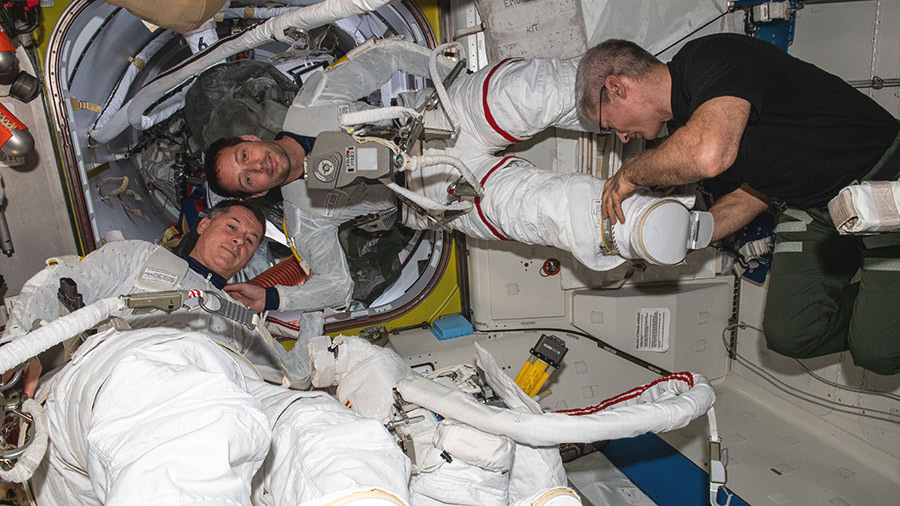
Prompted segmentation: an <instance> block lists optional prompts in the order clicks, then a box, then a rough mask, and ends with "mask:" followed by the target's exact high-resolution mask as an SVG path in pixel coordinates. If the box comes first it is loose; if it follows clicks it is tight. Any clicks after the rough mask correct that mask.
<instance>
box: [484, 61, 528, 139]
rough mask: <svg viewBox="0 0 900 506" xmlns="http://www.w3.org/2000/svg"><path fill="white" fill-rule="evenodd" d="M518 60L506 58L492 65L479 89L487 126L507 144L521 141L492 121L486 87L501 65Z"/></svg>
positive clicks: (495, 121)
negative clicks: (507, 142)
mask: <svg viewBox="0 0 900 506" xmlns="http://www.w3.org/2000/svg"><path fill="white" fill-rule="evenodd" d="M519 59H520V58H506V59H504V60H501V61H500V63H498V64H496V65H494V68H492V69H491V71H490V72H488V75H487V78H485V80H484V84H483V85H482V88H481V104H482V108H483V109H484V117H485V119H486V120H487V122H488V124H489V125H491V128H493V129H494V131H495V132H497V133H498V134H500V135H501V136H502V137H503V138H504V139H506V140H508V141H509V142H522V140H523V139H517V138H515V137H513V136H512V134H510V133H509V132H507V131H506V130H504V129H502V128H500V125H498V124H497V120H496V119H494V115H493V114H491V108H490V106H488V85H489V84H490V82H491V77H493V75H494V72H497V69H499V68H500V67H502V66H503V65H505V64H506V63H508V62H511V61H518V60H519Z"/></svg>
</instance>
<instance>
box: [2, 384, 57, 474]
mask: <svg viewBox="0 0 900 506" xmlns="http://www.w3.org/2000/svg"><path fill="white" fill-rule="evenodd" d="M22 411H23V412H25V413H28V414H29V415H31V419H32V423H33V424H34V436H32V438H31V443H30V444H29V445H28V448H26V449H25V451H24V452H23V453H22V456H21V457H19V458H18V459H17V460H16V465H14V466H13V467H12V469H10V470H9V471H4V470H2V469H0V479H2V480H4V481H7V482H12V483H24V482H25V481H27V480H29V479H31V477H32V476H33V475H34V471H35V469H37V467H38V466H39V465H40V463H41V460H43V459H44V454H45V453H46V452H47V442H48V437H47V423H46V421H45V418H44V408H43V407H42V406H41V403H39V402H37V401H36V400H34V399H26V400H25V402H23V403H22Z"/></svg>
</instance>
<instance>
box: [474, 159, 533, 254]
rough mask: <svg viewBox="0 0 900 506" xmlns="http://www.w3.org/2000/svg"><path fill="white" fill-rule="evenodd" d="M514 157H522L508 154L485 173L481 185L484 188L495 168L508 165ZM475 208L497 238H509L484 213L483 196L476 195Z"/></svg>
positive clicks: (505, 239) (503, 239)
mask: <svg viewBox="0 0 900 506" xmlns="http://www.w3.org/2000/svg"><path fill="white" fill-rule="evenodd" d="M513 158H519V159H520V160H521V159H522V158H520V157H518V156H507V157H506V158H504V159H503V160H500V163H498V164H497V165H494V166H493V167H491V170H489V171H487V174H485V175H484V177H483V178H481V181H480V183H481V187H482V188H484V183H486V182H487V180H488V178H489V177H491V174H493V173H494V171H495V170H497V169H499V168H500V167H503V166H504V165H506V162H508V161H510V160H511V159H513ZM475 209H476V210H477V211H478V216H479V217H480V218H481V221H482V222H484V224H485V225H486V226H487V228H488V230H490V231H491V233H493V234H494V235H495V236H497V239H500V240H501V241H508V240H509V238H507V237H506V236H504V235H503V234H501V233H500V231H499V230H497V228H496V227H494V225H493V224H492V223H491V222H489V221H488V219H487V217H486V216H485V215H484V211H482V210H481V197H475Z"/></svg>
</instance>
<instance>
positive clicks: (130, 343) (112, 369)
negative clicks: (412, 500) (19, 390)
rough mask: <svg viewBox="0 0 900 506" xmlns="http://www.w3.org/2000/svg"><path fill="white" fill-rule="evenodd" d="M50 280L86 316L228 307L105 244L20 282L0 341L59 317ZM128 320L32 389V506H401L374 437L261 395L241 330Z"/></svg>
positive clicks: (382, 434)
mask: <svg viewBox="0 0 900 506" xmlns="http://www.w3.org/2000/svg"><path fill="white" fill-rule="evenodd" d="M61 277H69V278H72V279H74V280H75V281H76V282H77V283H78V288H79V291H80V292H81V293H82V294H83V296H84V300H85V302H86V303H87V304H88V306H89V307H90V306H91V305H92V303H93V302H94V301H96V300H98V299H102V298H107V297H115V296H117V295H120V294H129V293H135V292H145V291H148V290H149V291H156V290H160V289H164V288H167V289H170V290H171V289H178V290H203V291H204V292H215V293H217V294H218V295H219V296H221V297H223V298H224V299H225V300H229V299H228V296H227V295H226V294H224V292H221V291H219V290H217V289H216V288H215V287H213V286H211V285H210V284H209V278H206V279H204V278H203V277H202V276H200V275H199V274H197V273H196V272H194V271H193V270H190V269H188V265H187V263H186V262H185V261H184V260H181V259H179V258H178V257H175V256H174V255H172V254H171V253H169V252H168V251H166V250H165V249H164V248H162V247H159V246H156V245H153V244H149V243H145V242H140V241H123V242H116V243H110V244H108V245H106V246H104V247H103V248H100V249H99V250H97V251H95V252H93V253H91V254H90V255H88V256H87V257H85V259H84V260H81V261H77V260H73V261H68V262H61V263H59V264H57V265H52V266H50V267H47V268H46V269H44V270H43V271H41V272H39V273H38V274H37V275H35V276H34V277H33V278H32V279H31V280H29V282H28V283H27V284H26V285H25V287H24V288H23V289H22V292H21V295H20V298H19V300H18V302H17V304H16V305H15V307H14V309H13V311H12V315H11V318H10V325H9V326H8V331H7V333H6V335H5V336H4V341H8V340H13V339H21V340H27V339H29V338H30V337H31V335H32V334H30V333H26V332H25V331H26V330H28V329H31V328H32V326H33V322H34V321H35V320H52V319H55V318H56V317H57V316H58V310H57V307H58V303H57V299H56V291H57V288H58V287H59V279H60V278H61ZM129 313H130V310H122V311H117V312H115V314H114V316H118V317H119V318H121V319H123V320H124V321H125V322H127V323H128V324H129V325H130V326H131V327H133V328H139V330H127V331H122V330H117V328H119V329H120V328H122V323H121V322H119V323H118V324H117V327H115V328H110V329H108V330H103V331H101V332H99V333H97V334H96V335H94V336H91V337H89V338H88V339H87V340H86V341H85V342H84V344H82V345H81V347H80V348H78V350H77V351H76V352H75V354H74V355H73V357H72V360H71V361H70V362H69V363H68V364H66V365H65V366H64V367H63V368H62V369H61V370H60V371H59V372H58V373H56V374H55V375H53V376H51V377H49V379H48V378H47V377H45V378H44V380H42V381H43V382H42V385H41V387H40V389H39V392H38V398H41V397H43V396H47V401H46V421H47V427H48V432H49V434H50V444H49V447H48V450H47V457H46V459H45V460H44V462H43V464H42V467H41V468H40V469H39V470H38V472H37V473H36V474H35V478H34V481H33V484H34V490H35V494H36V498H37V502H38V504H40V505H60V504H91V505H94V504H107V503H109V504H135V505H137V504H183V503H192V504H193V503H203V504H235V505H238V504H246V505H249V504H251V495H252V503H253V504H265V505H280V504H290V505H296V504H307V503H308V504H318V501H320V500H322V499H323V498H326V497H332V496H334V495H335V494H337V495H341V496H344V495H347V494H353V493H360V494H367V493H369V492H370V491H374V492H372V493H375V494H376V495H377V496H378V497H379V498H380V500H383V501H393V502H384V504H404V501H405V500H406V497H407V481H408V477H409V463H408V461H407V459H406V457H405V456H404V455H403V454H402V452H400V450H399V449H398V448H397V446H396V445H395V444H394V443H393V441H392V440H391V438H390V436H389V435H388V433H387V432H386V431H385V430H384V427H382V426H381V425H380V424H379V423H378V422H377V421H374V420H367V419H364V418H362V417H360V416H358V415H356V414H354V413H352V412H350V411H349V410H347V409H346V408H345V407H344V406H342V405H341V404H340V403H338V402H337V401H336V400H335V399H334V398H332V397H331V396H329V395H327V394H325V393H323V392H301V391H296V390H288V389H286V388H283V387H281V386H277V385H274V384H271V383H268V382H265V381H263V376H266V377H267V379H269V380H270V381H280V377H281V369H280V360H279V359H278V356H277V354H276V352H275V351H273V350H272V349H271V348H269V347H268V346H267V345H266V344H265V343H263V342H261V339H260V337H259V336H256V335H254V334H253V332H252V331H251V330H250V329H248V328H247V327H244V326H243V325H241V324H238V323H235V322H233V321H231V320H229V319H227V318H223V317H222V316H220V315H216V314H210V313H208V312H206V311H205V310H203V309H202V308H199V307H194V308H193V309H191V310H185V309H178V310H176V311H174V312H172V313H170V314H166V313H164V312H162V311H156V312H154V313H149V314H145V315H132V314H129ZM76 315H77V312H76V313H75V314H73V315H69V317H72V316H76ZM69 317H66V318H69ZM163 325H164V326H166V327H168V328H161V326H163ZM157 326H159V327H157ZM43 328H47V327H43ZM2 350H4V351H5V350H6V347H4V348H2ZM303 351H304V352H305V350H303ZM239 352H243V353H239Z"/></svg>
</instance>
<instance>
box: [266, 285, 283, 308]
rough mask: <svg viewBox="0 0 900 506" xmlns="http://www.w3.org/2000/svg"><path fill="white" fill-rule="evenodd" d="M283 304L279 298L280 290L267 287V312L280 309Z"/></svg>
mask: <svg viewBox="0 0 900 506" xmlns="http://www.w3.org/2000/svg"><path fill="white" fill-rule="evenodd" d="M280 304H281V298H280V297H279V296H278V289H276V288H275V287H274V286H267V287H266V311H272V310H275V309H278V306H279V305H280Z"/></svg>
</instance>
